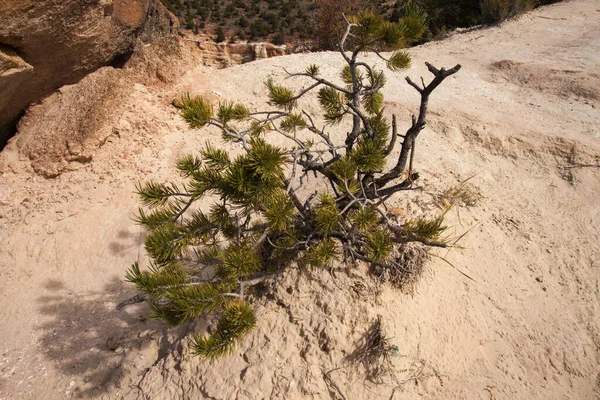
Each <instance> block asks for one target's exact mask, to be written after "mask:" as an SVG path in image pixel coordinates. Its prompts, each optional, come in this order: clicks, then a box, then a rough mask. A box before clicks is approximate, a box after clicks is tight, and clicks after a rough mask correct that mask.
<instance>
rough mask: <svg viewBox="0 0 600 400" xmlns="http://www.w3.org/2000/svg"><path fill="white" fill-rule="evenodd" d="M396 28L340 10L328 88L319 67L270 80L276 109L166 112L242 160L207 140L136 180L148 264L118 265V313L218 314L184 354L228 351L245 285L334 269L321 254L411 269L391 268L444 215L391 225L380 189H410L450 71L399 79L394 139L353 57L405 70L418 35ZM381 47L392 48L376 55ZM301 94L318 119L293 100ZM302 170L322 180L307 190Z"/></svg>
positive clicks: (434, 241) (378, 82)
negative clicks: (410, 104) (408, 98)
mask: <svg viewBox="0 0 600 400" xmlns="http://www.w3.org/2000/svg"><path fill="white" fill-rule="evenodd" d="M419 15H421V13H419ZM401 22H402V20H401V21H400V22H399V23H396V24H393V23H390V22H386V21H384V20H383V18H382V17H381V16H378V15H375V14H373V13H370V12H363V13H359V14H358V15H357V16H356V17H353V18H349V19H348V21H347V22H346V28H345V30H344V32H343V33H342V35H341V37H340V40H339V43H338V49H339V51H340V54H341V56H342V58H343V60H344V66H343V68H342V69H341V71H340V78H339V82H336V81H332V80H329V79H326V78H324V77H323V76H322V75H321V73H320V68H319V66H318V65H310V66H308V68H306V70H305V71H303V72H295V73H289V76H290V77H299V78H303V79H306V80H307V81H308V82H309V85H308V86H306V87H305V88H304V89H301V90H299V91H293V90H292V89H290V88H287V87H285V86H282V85H279V84H276V83H275V82H273V81H271V80H269V81H267V82H266V87H267V89H268V92H269V100H270V104H271V105H272V106H274V107H276V109H275V110H270V111H259V112H252V111H250V110H249V109H248V107H246V106H245V105H243V104H238V103H231V102H227V101H225V102H221V103H219V104H218V105H217V106H213V105H212V104H210V103H209V102H208V101H207V100H205V99H204V98H202V97H191V96H189V95H187V96H184V97H183V98H182V99H181V101H180V102H179V103H178V107H180V109H181V114H182V116H183V119H184V120H185V121H186V122H187V123H188V125H189V126H190V127H191V128H194V129H200V128H202V127H205V126H207V125H210V126H214V127H217V128H218V129H219V130H220V131H221V133H222V138H223V140H224V141H227V142H231V143H235V144H237V145H239V147H240V150H241V154H239V155H236V156H232V155H231V154H228V153H227V152H226V151H224V150H223V149H220V148H218V147H216V146H214V145H212V144H207V145H206V147H205V148H204V149H203V150H202V151H201V152H200V154H199V155H194V154H191V155H186V156H183V157H181V158H180V159H179V160H178V161H177V169H178V170H179V172H180V174H181V175H182V177H183V179H184V183H183V184H179V183H175V182H172V183H159V182H156V181H147V182H145V183H141V184H139V185H138V187H137V193H138V194H139V196H140V198H141V201H142V204H143V205H144V206H145V208H140V210H139V215H138V217H137V221H138V222H139V223H140V224H142V225H143V226H145V227H146V229H147V230H148V235H147V236H146V239H145V247H146V251H147V252H148V254H149V256H150V257H151V259H152V262H151V263H150V265H149V266H148V268H147V269H142V268H141V267H140V266H139V265H138V264H137V263H136V264H134V265H133V266H132V267H131V268H130V269H129V271H128V272H127V275H126V279H127V280H128V281H129V282H131V283H133V284H135V286H136V287H137V289H138V290H139V291H140V294H139V295H137V296H136V297H135V298H133V299H130V300H128V301H125V302H123V303H121V304H120V305H119V307H122V306H125V305H127V304H131V303H134V302H138V301H146V302H147V303H148V304H149V306H150V309H151V311H152V315H153V316H154V317H156V318H161V319H163V320H165V321H166V322H168V323H169V324H171V325H180V324H184V323H186V322H188V321H190V320H192V319H194V318H197V317H199V316H201V315H203V314H217V315H219V317H220V319H219V322H218V323H217V325H216V327H215V329H214V330H213V331H212V334H211V335H209V336H205V335H200V334H197V335H194V336H193V339H192V342H191V348H192V350H193V352H194V353H195V354H198V355H200V356H202V357H208V358H215V357H220V356H223V355H225V354H228V353H230V352H231V351H232V350H233V349H234V347H235V345H236V343H237V342H238V341H239V340H241V339H242V338H243V337H244V335H245V334H247V333H248V332H249V331H251V330H252V329H253V328H254V326H255V325H256V323H257V321H256V316H255V314H254V311H253V309H252V305H251V304H252V294H253V288H254V287H256V286H257V285H260V284H261V283H262V282H265V281H267V280H273V279H275V278H276V277H277V276H278V274H280V273H281V272H282V271H285V270H286V269H287V268H291V267H294V266H299V267H300V268H319V267H321V268H333V265H334V264H333V263H334V261H336V260H339V261H342V260H343V261H344V262H346V263H347V265H348V267H350V266H352V265H355V264H356V263H357V262H359V261H361V262H365V263H367V264H369V265H370V266H371V267H372V268H374V269H376V270H378V271H388V273H395V274H410V273H411V272H410V271H409V270H407V269H405V266H404V264H403V262H404V261H403V260H405V259H406V253H405V252H404V250H403V249H404V246H405V245H406V244H407V243H410V242H419V243H422V244H424V245H426V246H438V247H447V246H448V245H449V242H448V241H447V240H445V239H444V237H443V233H444V231H445V229H446V228H445V226H444V223H443V220H444V215H445V213H444V212H442V213H441V214H440V215H437V216H434V217H431V218H427V217H418V218H414V219H408V220H405V221H404V222H403V223H402V224H398V223H397V222H395V221H393V220H392V219H390V217H389V216H388V213H387V212H386V209H387V208H386V201H387V200H388V199H389V198H390V196H392V195H395V194H396V195H397V194H401V193H404V192H405V191H406V190H409V189H411V188H412V187H413V184H414V182H415V181H416V180H417V179H418V178H419V174H418V173H417V172H416V169H415V163H414V160H415V143H416V140H417V137H418V135H419V133H420V132H421V131H422V129H423V128H424V127H425V124H426V119H427V110H428V105H429V98H430V95H431V94H432V92H433V91H434V90H435V89H436V88H437V87H438V86H439V85H440V84H441V83H442V82H443V81H444V80H445V79H446V78H448V77H449V76H451V75H452V74H454V73H456V72H457V71H458V70H459V69H460V65H456V66H455V67H453V68H451V69H449V70H446V69H444V68H441V69H438V68H435V67H434V66H432V65H430V64H427V67H428V69H429V71H430V72H431V74H432V75H433V79H432V80H431V81H430V82H429V83H425V81H424V80H422V81H421V82H422V84H417V83H415V82H413V81H412V80H411V79H409V78H406V80H407V82H408V84H409V85H410V86H412V87H413V88H414V89H415V90H416V91H417V93H418V94H419V96H420V99H421V101H420V107H419V111H418V114H417V115H416V116H413V118H412V124H411V125H410V127H409V128H408V130H407V131H406V132H405V133H404V134H403V135H401V134H399V132H397V125H396V119H395V117H394V118H393V119H392V123H391V124H390V122H389V121H388V120H387V119H386V118H385V117H384V108H383V105H384V99H383V94H382V93H381V89H382V88H383V87H384V85H385V83H386V77H385V76H384V74H383V72H382V71H380V70H377V69H376V68H374V67H373V66H371V65H369V64H367V63H366V62H364V61H363V60H362V58H361V57H360V55H361V54H362V53H363V52H366V51H374V52H375V54H377V55H378V56H379V57H381V58H382V59H383V61H384V62H385V64H386V66H387V67H388V68H389V69H390V70H392V71H400V70H403V69H405V68H407V67H408V66H409V65H410V61H411V59H410V56H409V54H408V53H406V52H405V51H403V50H400V48H402V46H404V45H405V44H406V43H409V42H412V41H415V40H418V37H409V36H406V35H407V34H414V33H415V32H417V33H418V32H419V31H420V30H419V29H412V30H406V27H405V26H404V25H403V24H402V23H401ZM421 23H422V24H425V21H421ZM385 51H393V53H392V54H391V56H389V58H385V57H383V55H382V52H385ZM313 92H316V97H317V99H318V102H319V104H320V106H321V109H322V116H321V117H322V119H320V120H319V119H317V118H316V117H315V116H313V115H311V114H310V113H308V112H307V111H306V110H303V109H301V108H300V107H299V103H298V101H299V100H300V99H302V98H303V97H304V96H307V95H309V94H310V93H313ZM321 120H324V121H325V123H324V125H323V124H322V123H320V122H319V121H321ZM343 120H349V121H348V122H351V123H350V124H349V125H350V126H349V127H348V130H347V131H346V134H345V137H344V138H342V140H336V139H335V138H336V137H339V136H336V135H333V134H332V133H333V131H335V130H336V129H338V130H341V129H342V128H339V126H340V125H339V124H340V123H341V122H342V121H343ZM271 135H281V137H283V138H284V139H285V141H286V145H285V146H276V145H274V144H272V143H269V141H268V140H267V137H268V136H271ZM399 138H402V141H401V142H400V143H399ZM396 151H397V152H396ZM389 165H391V167H388V166H389ZM315 178H316V179H317V180H318V182H320V183H322V186H320V189H319V191H315V190H314V188H315V187H317V186H315V185H314V183H313V182H314V179H315ZM309 179H313V180H311V181H310V183H308V180H309ZM308 185H310V188H308ZM407 271H408V272H407ZM382 274H384V273H383V272H382Z"/></svg>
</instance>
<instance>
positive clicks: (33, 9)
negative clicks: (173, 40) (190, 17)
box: [0, 0, 178, 148]
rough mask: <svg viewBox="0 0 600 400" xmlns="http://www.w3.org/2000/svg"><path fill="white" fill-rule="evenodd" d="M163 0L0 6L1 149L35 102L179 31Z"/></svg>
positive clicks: (54, 0) (57, 0)
mask: <svg viewBox="0 0 600 400" xmlns="http://www.w3.org/2000/svg"><path fill="white" fill-rule="evenodd" d="M177 26H178V22H177V20H176V18H175V17H174V16H173V15H172V14H170V13H169V11H167V10H166V8H164V6H163V5H162V4H161V3H160V1H159V0H99V1H89V0H46V1H38V0H3V1H2V2H1V3H0V93H2V96H1V97H0V148H1V147H2V146H3V145H4V143H5V142H6V140H7V139H8V137H9V136H10V134H12V131H13V130H14V126H15V121H16V119H17V118H18V117H19V116H20V115H21V113H22V112H23V110H24V109H25V108H26V107H27V105H28V104H30V103H31V102H32V101H36V100H38V99H40V98H41V97H43V96H45V95H48V94H50V93H51V92H53V91H54V90H55V89H57V88H59V87H61V86H63V85H66V84H72V83H75V82H78V81H79V80H81V79H82V78H83V77H84V76H86V75H87V74H89V73H90V72H92V71H95V70H97V69H98V68H100V67H103V66H106V65H113V66H119V65H121V64H122V63H123V62H124V61H125V60H127V58H128V57H129V56H130V55H131V53H132V52H133V49H134V48H135V46H136V44H137V43H140V42H141V43H147V42H149V41H151V40H152V39H153V38H156V37H160V36H165V35H168V34H170V33H172V32H174V31H175V30H176V29H177Z"/></svg>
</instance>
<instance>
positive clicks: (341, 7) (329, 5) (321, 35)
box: [311, 0, 369, 50]
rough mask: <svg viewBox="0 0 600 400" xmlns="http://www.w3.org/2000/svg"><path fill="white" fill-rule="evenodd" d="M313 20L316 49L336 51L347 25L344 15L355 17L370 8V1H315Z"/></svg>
mask: <svg viewBox="0 0 600 400" xmlns="http://www.w3.org/2000/svg"><path fill="white" fill-rule="evenodd" d="M315 5H316V7H315V10H314V12H313V16H312V18H311V22H312V24H313V25H314V32H315V38H314V39H315V40H316V47H317V49H320V50H334V49H336V47H337V45H338V43H339V40H340V38H341V36H342V34H343V32H344V29H345V27H346V24H345V22H344V17H343V14H345V15H354V14H356V13H357V12H359V11H360V10H364V9H366V8H367V7H368V6H369V1H368V0H315Z"/></svg>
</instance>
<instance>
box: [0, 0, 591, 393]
mask: <svg viewBox="0 0 600 400" xmlns="http://www.w3.org/2000/svg"><path fill="white" fill-rule="evenodd" d="M598 7H599V6H598V3H597V2H596V1H593V0H579V1H572V2H567V3H561V4H557V5H554V6H550V7H546V8H543V9H540V10H537V11H535V12H533V13H531V14H528V15H526V16H523V17H521V18H519V19H518V20H515V21H510V22H508V23H505V24H503V25H502V26H499V27H494V28H489V29H483V30H475V31H472V32H468V33H463V34H460V35H454V36H452V37H450V38H448V39H446V40H444V41H442V42H437V43H430V44H427V45H425V46H421V47H419V48H415V49H412V50H411V53H412V54H413V57H414V62H413V65H414V67H413V68H411V70H409V71H408V72H407V73H406V74H408V75H410V76H412V77H413V78H418V77H419V76H420V75H423V76H425V77H426V70H425V68H424V67H423V62H424V61H429V62H431V63H433V64H434V65H437V66H447V67H449V66H452V65H454V64H455V63H457V62H459V63H461V64H462V65H463V69H462V70H461V71H460V73H459V74H457V75H456V76H455V77H453V78H452V79H449V80H448V81H446V82H445V83H444V85H443V87H441V88H440V89H439V90H438V91H436V92H435V93H434V97H433V98H432V101H431V112H432V114H431V119H430V124H429V126H428V128H427V129H426V130H425V131H424V132H423V133H422V135H421V141H420V142H419V147H418V150H417V151H418V153H417V161H418V166H419V167H420V168H421V171H422V176H423V178H424V182H422V183H423V184H425V186H426V189H425V193H426V194H425V196H424V197H423V198H424V199H425V200H422V201H420V202H419V203H418V204H415V203H410V202H409V201H408V199H407V198H404V197H401V196H398V197H396V198H393V199H392V203H393V204H397V205H400V206H402V207H404V208H406V209H408V210H409V213H411V215H415V214H418V213H420V212H423V211H432V210H435V209H436V205H435V195H436V193H439V192H440V191H442V190H444V189H445V188H447V187H449V186H451V185H455V184H456V183H457V182H459V181H460V180H462V179H465V178H467V177H470V176H472V175H476V176H475V177H474V178H473V179H472V180H471V182H472V183H473V185H474V187H475V188H476V189H477V191H478V192H479V193H480V194H481V196H482V198H481V200H479V202H478V203H477V204H476V205H475V206H472V207H457V208H456V209H455V210H454V211H453V212H452V213H451V215H450V216H449V223H450V225H451V226H452V227H453V229H454V230H455V231H456V232H457V233H462V232H464V231H466V230H468V229H471V230H470V231H469V233H468V235H467V236H466V237H465V238H464V239H463V241H462V242H461V243H462V245H463V246H464V249H462V250H452V251H451V252H450V253H448V254H446V252H438V254H439V255H441V256H445V257H446V258H447V259H448V260H449V261H451V262H452V263H453V264H454V265H455V266H456V267H457V268H459V269H461V270H462V271H464V272H466V273H468V274H469V275H470V276H471V277H472V278H473V279H474V280H475V281H476V282H472V281H470V280H468V279H466V278H465V277H464V276H462V275H461V274H459V273H458V272H457V271H456V270H455V269H453V268H452V267H450V266H449V265H448V264H446V263H444V262H443V261H441V260H439V259H436V258H434V259H433V260H432V262H431V264H430V269H429V273H428V276H427V278H426V279H425V281H424V282H422V284H421V285H420V286H419V287H418V290H417V293H416V294H415V295H414V296H409V295H405V294H402V293H400V292H398V291H397V290H394V289H391V288H388V287H384V288H383V290H382V291H381V293H380V294H379V295H375V294H374V293H375V292H376V289H377V286H376V285H375V283H374V282H372V281H371V280H370V279H368V278H366V277H365V276H366V273H365V271H363V270H361V269H358V270H357V269H347V268H344V267H343V266H340V267H339V269H338V270H336V271H335V274H334V276H335V277H333V276H331V275H330V274H329V273H328V272H327V271H313V272H310V273H307V272H299V271H297V270H291V271H289V272H288V273H286V275H285V276H284V277H283V278H282V279H281V282H280V283H279V285H278V286H277V288H275V289H274V290H273V291H272V293H271V294H270V295H269V296H267V297H266V298H262V299H259V300H257V301H256V304H255V306H256V309H257V314H259V327H258V329H256V330H255V331H254V332H253V333H252V334H251V335H250V336H249V337H248V339H247V340H246V341H245V342H244V343H243V344H242V345H241V346H240V348H239V349H238V351H237V352H236V353H235V354H234V355H233V356H231V357H230V358H228V359H225V360H221V361H218V362H215V363H207V362H204V361H201V360H199V359H196V358H191V357H190V356H189V355H188V354H187V352H186V349H185V342H184V341H183V342H182V341H180V340H178V339H179V338H180V337H182V336H184V335H185V334H186V332H187V331H192V330H196V331H200V330H201V329H203V328H204V327H205V326H206V325H207V323H210V322H211V321H198V323H197V324H195V325H194V326H190V327H188V328H182V329H180V330H167V329H166V328H165V327H164V326H163V325H161V324H159V323H157V322H153V321H148V320H147V319H145V318H144V315H146V310H145V309H144V307H143V306H142V305H140V306H139V307H137V308H136V307H132V308H130V309H127V310H126V311H125V312H121V313H117V312H115V311H114V306H115V304H116V303H117V302H118V301H120V300H123V299H125V298H127V297H128V296H130V295H132V294H133V293H134V291H133V289H132V288H131V287H130V286H129V285H127V284H124V283H123V282H122V277H123V273H124V270H125V269H126V268H127V266H128V265H129V264H130V263H131V262H132V261H134V260H136V259H140V261H141V262H142V263H143V262H144V260H145V258H144V254H143V249H142V248H141V247H140V243H141V241H142V240H143V239H142V235H143V233H142V232H141V231H140V228H139V227H137V226H135V225H134V223H133V222H132V221H131V217H132V216H133V215H134V213H135V210H136V208H137V203H136V199H135V197H134V195H133V194H132V192H133V189H134V184H135V182H136V181H137V180H139V179H143V178H145V177H150V176H151V177H153V178H154V179H158V180H162V179H166V178H168V177H170V176H173V173H172V165H173V163H174V161H175V159H176V157H177V156H178V155H180V154H183V153H185V152H189V151H194V150H195V149H198V148H200V147H201V146H202V145H203V143H204V142H205V141H206V140H210V141H213V142H218V140H219V139H218V137H217V136H215V135H213V133H214V132H211V131H208V130H205V131H201V132H192V131H190V130H188V129H187V128H186V127H185V125H184V124H183V123H182V122H181V121H180V119H179V118H178V117H177V114H176V112H175V110H174V109H173V108H172V107H171V106H170V105H169V102H170V100H171V99H172V96H174V95H175V94H176V93H179V92H181V91H184V90H191V91H194V92H198V93H202V94H210V96H212V97H213V98H214V99H217V98H227V99H238V100H244V101H247V102H248V103H250V104H251V105H253V106H255V107H261V106H263V105H264V100H265V89H264V87H263V86H262V85H261V82H262V81H264V80H265V79H266V78H267V77H270V76H272V77H274V78H276V79H282V78H283V76H284V72H283V70H282V68H281V67H285V68H287V69H290V70H298V69H302V68H304V66H306V65H308V64H310V63H315V62H316V63H319V64H320V65H322V66H323V73H324V74H325V75H328V76H330V77H334V76H335V75H336V73H337V71H338V70H339V68H340V67H341V63H340V59H339V56H337V55H336V54H334V53H320V54H307V55H295V56H289V57H283V58H277V59H271V60H264V61H259V62H256V63H252V64H247V65H242V66H238V67H234V68H230V69H226V70H221V71H213V70H207V69H204V68H202V67H199V68H198V69H196V70H192V71H190V72H189V73H187V74H186V75H184V76H183V77H182V78H181V79H180V81H179V83H178V84H177V85H175V87H169V88H165V87H146V86H143V85H135V87H134V90H133V91H132V93H131V96H132V97H131V99H133V100H134V101H127V102H124V103H123V106H122V110H121V112H122V117H121V118H120V120H119V122H118V126H117V128H118V129H117V132H118V134H115V135H113V136H111V137H110V138H109V140H108V141H107V142H106V144H105V145H104V146H103V147H102V148H101V149H99V150H98V152H97V154H96V156H95V157H94V160H93V161H92V162H91V163H90V164H87V165H83V166H81V168H79V169H77V170H75V171H72V172H68V173H64V174H63V175H61V176H59V177H58V178H56V179H52V180H45V179H43V178H41V177H38V176H36V175H35V174H33V173H31V172H29V169H28V167H27V162H26V161H25V160H22V159H20V158H19V155H18V154H17V153H16V152H15V150H14V148H12V149H11V147H10V146H9V148H8V150H7V151H5V152H3V153H2V154H0V167H1V170H2V174H1V175H0V304H1V307H0V321H1V322H2V323H1V324H0V337H1V338H2V341H1V342H0V354H1V357H0V398H6V399H21V398H32V399H41V398H44V399H62V398H65V397H69V396H84V397H104V398H107V399H113V398H120V397H125V398H148V399H149V398H152V399H162V398H165V399H170V398H202V397H206V398H215V399H235V398H239V399H262V398H286V399H292V398H314V399H321V398H340V397H341V395H343V396H345V398H347V399H363V398H364V399H379V398H385V399H388V398H398V399H399V398H403V399H404V398H407V399H412V398H439V399H445V398H465V399H532V398H539V399H593V398H597V397H598V396H599V394H600V303H599V300H600V289H599V286H598V285H599V283H598V282H599V279H600V201H599V198H600V170H599V169H598V168H593V167H578V165H580V164H586V165H587V164H598V162H599V159H598V157H599V155H600V145H599V144H598V140H599V139H600V133H599V132H600V131H599V128H598V127H599V126H600V112H599V110H598V107H600V101H599V99H598V96H599V95H600V69H599V67H598V65H600V12H599V11H598ZM369 60H370V61H373V62H376V60H375V58H374V57H369ZM403 75H404V74H401V75H394V74H391V73H389V74H388V78H389V84H388V86H387V88H386V91H385V94H386V100H387V102H388V105H387V110H388V111H389V112H392V111H393V112H396V113H397V114H398V116H399V117H400V121H402V122H401V124H400V126H401V127H405V126H406V124H407V121H408V118H409V115H410V112H411V111H413V110H414V109H415V107H416V105H417V98H416V95H415V93H414V91H413V90H412V89H411V88H410V87H408V86H407V85H406V83H405V82H404V80H403V79H402V76H403ZM291 84H293V85H294V84H297V85H301V82H292V83H291ZM306 106H307V107H309V108H312V109H314V110H316V105H315V104H314V103H307V104H306ZM290 292H291V293H290ZM377 314H381V315H382V316H383V321H384V323H385V324H386V325H387V327H388V333H389V335H390V336H392V337H393V342H394V343H395V344H396V345H397V346H398V347H399V349H400V353H401V354H402V356H400V357H397V358H395V359H394V363H395V376H394V378H393V379H392V377H388V378H386V379H385V380H384V382H383V383H381V384H373V383H370V382H368V381H365V380H364V371H363V370H362V369H361V368H357V367H354V366H352V365H351V364H349V363H348V362H347V361H346V357H347V356H348V354H349V353H351V352H352V351H353V350H354V349H355V348H356V344H357V343H358V342H359V341H360V338H361V335H362V334H363V333H364V332H365V330H366V329H367V327H368V326H369V324H370V323H371V322H372V321H373V320H374V318H375V317H376V315H377Z"/></svg>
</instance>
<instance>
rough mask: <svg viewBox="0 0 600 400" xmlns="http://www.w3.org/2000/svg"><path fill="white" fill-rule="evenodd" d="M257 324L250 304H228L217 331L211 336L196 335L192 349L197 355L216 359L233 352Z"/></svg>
mask: <svg viewBox="0 0 600 400" xmlns="http://www.w3.org/2000/svg"><path fill="white" fill-rule="evenodd" d="M255 326H256V316H255V315H254V312H253V311H252V309H251V308H250V306H249V305H248V304H247V303H245V302H241V301H234V302H231V303H230V304H228V305H227V307H226V309H225V312H224V313H223V315H222V316H221V319H220V320H219V323H218V324H217V328H216V330H215V332H214V333H213V334H212V335H211V336H208V337H206V336H200V335H194V337H193V338H192V349H193V350H194V353H195V354H196V355H199V356H201V357H203V358H207V359H211V360H214V359H216V358H220V357H223V356H225V355H228V354H231V353H232V352H233V351H234V349H235V346H236V344H237V342H239V341H240V340H241V339H242V338H243V337H244V335H246V334H247V333H248V332H250V331H251V330H252V329H254V327H255Z"/></svg>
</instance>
